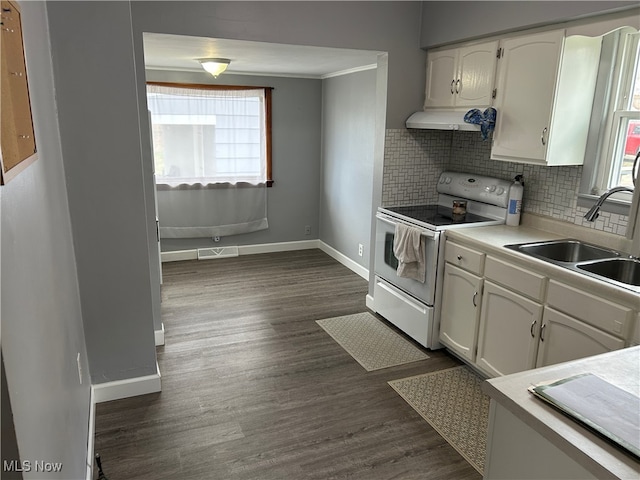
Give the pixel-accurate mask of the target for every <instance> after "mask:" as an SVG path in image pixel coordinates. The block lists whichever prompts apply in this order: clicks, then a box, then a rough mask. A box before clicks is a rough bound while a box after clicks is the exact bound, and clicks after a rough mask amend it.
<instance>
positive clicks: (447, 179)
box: [444, 177, 451, 185]
mask: <svg viewBox="0 0 640 480" xmlns="http://www.w3.org/2000/svg"><path fill="white" fill-rule="evenodd" d="M444 183H446V184H447V185H449V184H450V183H451V177H446V178H445V179H444Z"/></svg>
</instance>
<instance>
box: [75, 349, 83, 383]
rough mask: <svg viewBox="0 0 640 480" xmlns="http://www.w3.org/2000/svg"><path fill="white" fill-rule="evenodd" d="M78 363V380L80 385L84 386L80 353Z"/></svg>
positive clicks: (77, 358)
mask: <svg viewBox="0 0 640 480" xmlns="http://www.w3.org/2000/svg"><path fill="white" fill-rule="evenodd" d="M76 362H78V378H79V379H80V385H82V363H80V352H78V356H77V357H76Z"/></svg>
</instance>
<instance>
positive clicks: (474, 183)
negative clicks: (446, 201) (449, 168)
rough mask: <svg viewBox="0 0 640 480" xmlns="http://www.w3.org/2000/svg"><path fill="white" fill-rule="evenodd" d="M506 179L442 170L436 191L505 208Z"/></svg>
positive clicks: (508, 185)
mask: <svg viewBox="0 0 640 480" xmlns="http://www.w3.org/2000/svg"><path fill="white" fill-rule="evenodd" d="M511 183H512V182H510V181H508V180H501V179H499V178H493V177H485V176H482V175H474V174H470V173H461V172H443V173H442V174H441V175H440V179H439V180H438V187H437V190H438V193H443V194H445V195H450V196H452V197H460V198H466V199H469V200H475V201H477V202H484V203H488V204H490V205H497V206H499V207H504V208H506V207H507V205H508V203H509V188H510V187H511Z"/></svg>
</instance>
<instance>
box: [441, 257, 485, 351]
mask: <svg viewBox="0 0 640 480" xmlns="http://www.w3.org/2000/svg"><path fill="white" fill-rule="evenodd" d="M481 288H482V278H480V277H478V276H476V275H473V274H472V273H469V272H465V271H464V270H462V269H460V268H458V267H456V266H454V265H451V264H449V263H448V264H446V266H445V267H444V284H443V291H442V310H441V313H440V342H441V343H442V344H444V345H446V346H447V347H449V348H450V349H451V350H453V351H454V352H456V353H457V354H458V355H460V356H462V357H464V358H466V359H467V360H469V361H471V362H473V361H474V359H475V358H474V357H475V348H476V342H477V339H478V319H479V317H480V300H481V294H482V292H481Z"/></svg>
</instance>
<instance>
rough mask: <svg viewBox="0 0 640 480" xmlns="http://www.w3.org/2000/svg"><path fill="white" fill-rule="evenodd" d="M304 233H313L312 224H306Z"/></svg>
mask: <svg viewBox="0 0 640 480" xmlns="http://www.w3.org/2000/svg"><path fill="white" fill-rule="evenodd" d="M304 234H305V235H311V225H305V227H304Z"/></svg>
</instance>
